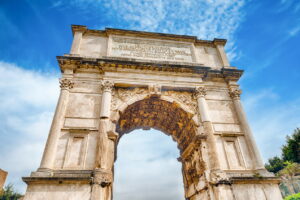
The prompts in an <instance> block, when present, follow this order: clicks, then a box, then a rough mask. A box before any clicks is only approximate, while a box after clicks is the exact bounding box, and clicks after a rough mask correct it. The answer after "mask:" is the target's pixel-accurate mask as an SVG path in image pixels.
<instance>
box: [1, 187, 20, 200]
mask: <svg viewBox="0 0 300 200" xmlns="http://www.w3.org/2000/svg"><path fill="white" fill-rule="evenodd" d="M20 197H22V195H21V194H19V193H17V192H16V191H15V189H14V187H13V185H12V184H8V185H7V186H5V188H4V190H3V191H2V192H1V193H0V200H18V199H19V198H20Z"/></svg>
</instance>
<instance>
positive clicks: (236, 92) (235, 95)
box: [229, 88, 242, 99]
mask: <svg viewBox="0 0 300 200" xmlns="http://www.w3.org/2000/svg"><path fill="white" fill-rule="evenodd" d="M241 94H242V90H240V89H238V88H232V89H230V91H229V95H230V97H231V98H232V99H240V96H241Z"/></svg>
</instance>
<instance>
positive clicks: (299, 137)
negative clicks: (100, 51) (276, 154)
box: [282, 128, 300, 163]
mask: <svg viewBox="0 0 300 200" xmlns="http://www.w3.org/2000/svg"><path fill="white" fill-rule="evenodd" d="M286 143H287V144H286V145H283V147H282V158H283V160H287V161H292V162H296V163H300V128H296V130H295V131H294V133H293V135H292V136H287V137H286Z"/></svg>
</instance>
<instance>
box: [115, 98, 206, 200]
mask: <svg viewBox="0 0 300 200" xmlns="http://www.w3.org/2000/svg"><path fill="white" fill-rule="evenodd" d="M116 125H117V126H116V131H117V132H118V134H119V140H118V142H120V141H121V140H122V139H121V138H122V137H123V136H124V134H126V133H130V132H132V131H134V130H135V129H147V130H148V129H150V128H153V129H156V130H159V131H162V132H163V133H165V134H166V135H169V136H171V138H172V139H173V140H174V141H175V142H176V143H177V148H178V149H179V161H181V166H182V167H181V168H182V170H181V172H182V173H180V175H181V177H182V180H183V183H184V193H185V198H188V197H191V196H193V195H195V194H196V193H197V191H196V190H198V189H199V190H203V191H206V189H207V187H206V184H205V181H204V179H205V177H204V169H205V164H204V161H203V159H202V155H201V147H200V146H201V145H200V143H201V142H200V140H199V137H198V136H199V134H200V133H199V131H198V128H197V126H196V124H195V122H194V120H193V115H192V114H191V113H189V112H186V111H185V110H183V109H182V108H181V107H180V105H179V104H177V103H176V102H169V101H166V100H162V99H161V98H160V96H158V95H152V96H148V97H146V98H144V99H143V100H140V101H136V102H134V103H132V104H131V105H129V106H127V108H126V109H125V110H124V111H123V112H120V117H119V119H118V121H117V124H116ZM159 142H160V141H157V143H159ZM117 152H118V151H117ZM117 152H116V153H117ZM116 158H117V154H116ZM123 173H124V172H123ZM115 181H116V182H117V180H116V179H115ZM158 181H159V179H158ZM200 182H201V183H203V184H202V185H199V183H200ZM197 188H198V189H197ZM148 190H150V191H151V188H148ZM142 195H143V194H142ZM163 196H164V195H163V194H161V197H163ZM144 198H145V196H144V197H143V199H144Z"/></svg>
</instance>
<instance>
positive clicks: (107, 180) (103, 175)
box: [92, 169, 113, 187]
mask: <svg viewBox="0 0 300 200" xmlns="http://www.w3.org/2000/svg"><path fill="white" fill-rule="evenodd" d="M112 181H113V176H112V173H111V172H108V171H106V170H103V169H95V170H94V172H93V181H92V182H93V184H98V185H101V187H106V186H108V185H110V184H111V183H112Z"/></svg>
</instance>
